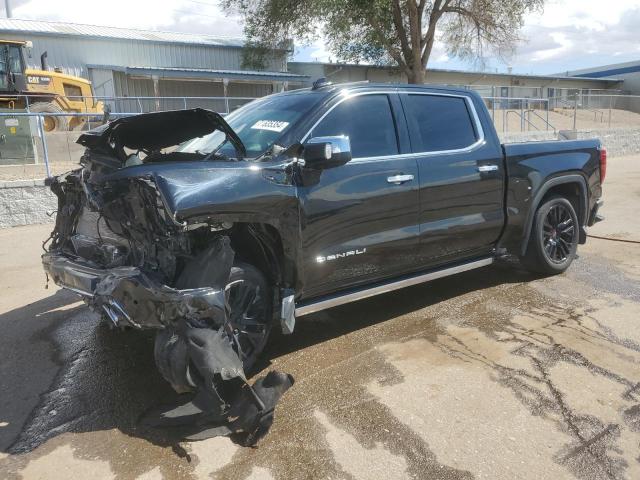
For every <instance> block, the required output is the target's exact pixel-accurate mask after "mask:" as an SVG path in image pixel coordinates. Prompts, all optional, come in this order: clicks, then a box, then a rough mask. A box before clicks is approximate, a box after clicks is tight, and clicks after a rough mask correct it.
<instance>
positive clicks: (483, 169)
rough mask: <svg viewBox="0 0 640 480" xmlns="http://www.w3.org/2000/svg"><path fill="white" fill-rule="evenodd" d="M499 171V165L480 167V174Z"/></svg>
mask: <svg viewBox="0 0 640 480" xmlns="http://www.w3.org/2000/svg"><path fill="white" fill-rule="evenodd" d="M496 170H498V165H480V166H479V167H478V171H479V172H495V171H496Z"/></svg>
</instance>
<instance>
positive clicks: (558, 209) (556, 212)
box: [520, 196, 580, 275]
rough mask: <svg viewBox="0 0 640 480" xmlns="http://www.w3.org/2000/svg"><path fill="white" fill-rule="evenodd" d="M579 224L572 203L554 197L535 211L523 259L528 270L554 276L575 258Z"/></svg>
mask: <svg viewBox="0 0 640 480" xmlns="http://www.w3.org/2000/svg"><path fill="white" fill-rule="evenodd" d="M579 233H580V224H579V223H578V216H577V215H576V211H575V209H574V207H573V205H572V203H571V202H570V201H569V200H568V199H566V198H564V197H561V196H551V197H549V198H548V199H546V200H545V201H544V203H543V204H542V205H540V207H539V208H538V209H537V210H536V213H535V217H534V220H533V225H532V228H531V235H530V236H529V243H528V244H527V250H526V253H525V254H524V255H523V256H522V257H520V261H521V263H522V264H523V265H524V267H526V268H527V269H528V270H530V271H532V272H536V273H543V274H547V275H555V274H558V273H562V272H564V271H565V270H566V269H567V268H569V265H571V262H573V260H574V259H575V257H576V253H577V250H578V240H579Z"/></svg>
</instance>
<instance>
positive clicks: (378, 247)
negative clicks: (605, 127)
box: [43, 84, 606, 391]
mask: <svg viewBox="0 0 640 480" xmlns="http://www.w3.org/2000/svg"><path fill="white" fill-rule="evenodd" d="M78 142H79V143H80V144H82V145H84V146H85V147H86V153H85V154H84V156H83V157H82V159H81V162H80V163H81V168H80V169H78V170H75V171H72V172H69V173H67V174H64V175H60V176H58V177H55V178H52V179H51V180H50V186H51V189H52V190H53V192H55V194H56V195H57V196H58V198H59V208H58V213H57V218H56V225H55V229H54V231H53V232H52V234H51V238H50V242H49V243H48V247H47V252H46V253H45V254H44V255H43V263H44V267H45V270H46V272H47V273H48V275H49V277H50V278H52V279H53V280H54V281H55V283H56V284H58V285H60V286H63V287H65V288H68V289H70V290H73V291H75V292H77V293H78V294H80V295H81V296H82V297H84V298H85V299H86V301H87V303H88V304H89V305H90V306H91V307H93V308H94V309H95V310H96V311H99V312H100V313H101V314H103V316H104V317H106V318H107V319H108V320H109V321H111V322H113V323H114V324H115V325H129V326H133V327H136V328H157V329H158V334H157V340H156V350H155V354H156V362H157V364H158V367H159V369H160V371H161V373H162V374H163V375H164V377H165V378H166V379H167V380H168V381H169V382H170V383H171V384H172V385H173V386H174V388H175V389H176V390H178V391H188V390H192V389H194V388H197V386H198V379H197V377H198V373H197V372H195V371H194V370H197V369H198V368H199V367H198V365H196V366H195V367H194V364H193V362H192V361H191V360H190V356H189V355H190V353H189V352H190V350H189V346H188V345H187V346H185V344H186V343H188V342H187V341H182V340H181V339H184V338H186V337H185V334H184V332H185V331H190V330H193V329H209V330H211V331H214V332H217V334H218V337H216V338H218V340H216V341H218V344H216V343H215V342H214V343H211V344H209V346H208V347H207V348H213V349H215V348H216V347H215V345H222V344H224V345H225V347H224V348H226V346H228V345H231V347H232V350H233V352H234V353H235V354H236V355H237V356H238V358H239V359H240V360H241V361H242V365H243V366H244V368H245V369H246V368H249V367H250V366H251V365H252V364H253V362H254V361H255V359H256V357H257V355H259V353H260V352H261V351H262V349H263V348H264V345H265V342H266V340H267V337H268V335H269V332H270V329H271V327H272V325H274V324H275V325H278V324H279V325H280V326H281V328H282V330H283V331H284V333H291V332H293V330H294V325H295V322H296V319H298V318H300V317H302V316H304V315H307V314H310V313H312V312H317V311H319V310H323V309H327V308H330V307H333V306H336V305H340V304H344V303H346V302H352V301H355V300H359V299H363V298H366V297H370V296H373V295H378V294H383V293H385V292H389V291H391V290H394V289H398V288H402V287H406V286H409V285H414V284H417V283H420V282H425V281H429V280H432V279H436V278H440V277H444V276H446V275H452V274H456V273H460V272H464V271H467V270H471V269H474V268H479V267H484V266H487V265H489V264H491V263H492V262H493V261H494V260H495V259H496V258H498V257H504V256H513V257H518V258H520V260H521V262H522V264H523V265H524V266H525V267H526V268H528V269H530V270H533V271H536V272H540V273H543V274H556V273H560V272H563V271H564V270H565V269H567V267H568V266H569V265H570V264H571V262H572V260H573V259H574V258H575V256H576V249H577V246H578V244H581V243H584V242H585V241H586V232H585V227H587V226H590V225H592V224H593V223H594V222H596V221H597V220H598V219H599V217H598V208H599V206H600V203H601V201H600V197H601V191H602V190H601V185H602V182H603V180H604V176H605V169H606V152H605V150H604V149H603V148H602V147H601V145H600V143H599V142H598V141H597V140H584V141H554V142H539V143H521V144H510V145H501V144H500V141H499V140H498V136H497V135H496V131H495V129H494V127H493V124H492V121H491V118H490V116H489V114H488V111H487V109H486V107H485V105H484V103H483V101H482V99H481V98H480V97H479V96H478V95H477V94H475V93H474V92H471V91H468V90H460V89H450V88H439V87H438V88H436V87H426V86H409V85H388V84H385V85H374V84H343V85H330V84H329V85H316V86H314V88H311V89H305V90H298V91H292V92H286V93H281V94H276V95H271V96H268V97H265V98H262V99H259V100H255V101H253V102H251V103H250V104H248V105H246V106H244V107H242V108H240V109H238V110H237V111H235V112H233V113H232V114H230V115H228V116H227V117H225V118H223V117H222V116H220V115H218V114H216V113H214V112H211V111H207V110H202V109H192V110H181V111H171V112H162V113H149V114H143V115H139V116H135V117H127V118H121V119H119V120H115V121H113V122H111V123H108V124H106V125H103V126H102V127H100V128H98V129H96V130H93V131H90V132H86V133H84V134H82V135H81V136H80V138H79V140H78ZM345 321H348V319H345ZM220 339H222V340H220ZM185 342H186V343H185ZM196 343H197V342H196ZM202 345H204V344H200V346H202ZM192 346H193V345H192ZM220 348H223V347H222V346H221V347H220ZM210 362H211V364H210V365H209V367H210V368H211V369H212V371H213V372H215V373H220V372H223V373H224V372H225V371H226V372H227V374H228V373H229V372H228V370H229V369H226V367H225V365H219V364H216V362H218V363H224V362H225V361H224V360H221V359H217V360H216V359H210ZM225 369H226V370H225ZM223 377H224V375H223Z"/></svg>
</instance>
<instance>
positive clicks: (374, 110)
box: [311, 95, 398, 158]
mask: <svg viewBox="0 0 640 480" xmlns="http://www.w3.org/2000/svg"><path fill="white" fill-rule="evenodd" d="M333 135H345V136H347V137H349V140H350V141H351V154H352V156H353V158H360V157H379V156H387V155H396V154H397V153H398V139H397V136H396V127H395V123H394V120H393V115H392V113H391V106H390V105H389V99H388V97H387V95H360V96H357V97H353V98H350V99H348V100H345V101H343V102H342V103H341V104H339V105H338V106H337V107H336V108H334V109H333V110H331V112H329V114H328V115H327V116H326V117H324V118H323V119H322V121H321V122H320V123H319V124H318V126H316V127H315V128H314V129H313V131H312V132H311V136H312V137H325V136H333Z"/></svg>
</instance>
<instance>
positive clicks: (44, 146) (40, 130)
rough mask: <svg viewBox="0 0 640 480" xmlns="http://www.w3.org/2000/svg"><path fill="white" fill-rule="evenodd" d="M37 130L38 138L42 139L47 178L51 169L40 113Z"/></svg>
mask: <svg viewBox="0 0 640 480" xmlns="http://www.w3.org/2000/svg"><path fill="white" fill-rule="evenodd" d="M37 118H38V131H39V133H40V139H41V141H42V156H43V157H44V168H45V170H46V172H47V178H49V177H50V176H51V169H50V168H49V150H47V139H46V138H45V136H44V119H43V118H42V115H38V116H37Z"/></svg>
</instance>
